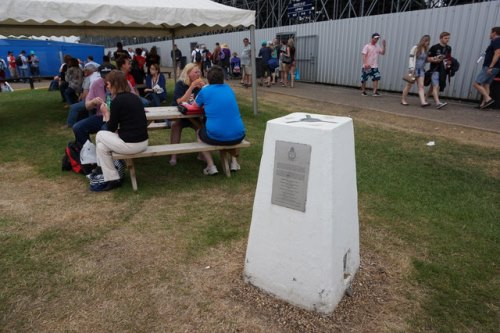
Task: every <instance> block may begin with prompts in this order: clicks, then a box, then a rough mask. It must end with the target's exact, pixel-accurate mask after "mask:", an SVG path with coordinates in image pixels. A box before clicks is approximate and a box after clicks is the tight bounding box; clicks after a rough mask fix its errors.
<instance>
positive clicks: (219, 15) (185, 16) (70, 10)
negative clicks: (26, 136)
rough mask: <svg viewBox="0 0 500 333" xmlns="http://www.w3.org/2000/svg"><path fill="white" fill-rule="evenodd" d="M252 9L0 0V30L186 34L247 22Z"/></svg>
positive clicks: (202, 0)
mask: <svg viewBox="0 0 500 333" xmlns="http://www.w3.org/2000/svg"><path fill="white" fill-rule="evenodd" d="M254 24H255V12H254V11H251V10H243V9H237V8H234V7H229V6H225V5H221V4H219V3H216V2H212V1H210V0H22V1H19V0H2V5H1V6H0V31H1V32H2V34H3V35H35V36H42V35H44V36H51V35H57V36H163V37H165V36H167V37H168V36H172V35H173V34H175V36H187V35H192V34H196V33H204V32H209V31H213V30H219V29H221V28H227V27H250V26H251V25H254Z"/></svg>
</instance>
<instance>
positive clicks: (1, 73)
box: [0, 58, 7, 92]
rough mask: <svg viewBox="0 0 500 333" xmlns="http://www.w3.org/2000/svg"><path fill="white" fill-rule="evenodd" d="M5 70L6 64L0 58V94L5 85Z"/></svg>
mask: <svg viewBox="0 0 500 333" xmlns="http://www.w3.org/2000/svg"><path fill="white" fill-rule="evenodd" d="M6 70H7V63H6V62H5V60H3V58H0V92H2V91H3V90H4V84H5V71H6Z"/></svg>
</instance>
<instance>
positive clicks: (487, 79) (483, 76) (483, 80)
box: [476, 66, 500, 84]
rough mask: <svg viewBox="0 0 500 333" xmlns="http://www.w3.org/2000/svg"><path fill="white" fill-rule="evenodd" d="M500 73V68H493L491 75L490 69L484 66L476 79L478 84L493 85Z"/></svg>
mask: <svg viewBox="0 0 500 333" xmlns="http://www.w3.org/2000/svg"><path fill="white" fill-rule="evenodd" d="M499 72H500V68H492V69H491V74H488V67H487V66H484V67H483V68H482V69H481V71H480V72H479V74H478V75H477V77H476V83H479V84H491V82H493V79H494V78H495V76H497V74H498V73H499Z"/></svg>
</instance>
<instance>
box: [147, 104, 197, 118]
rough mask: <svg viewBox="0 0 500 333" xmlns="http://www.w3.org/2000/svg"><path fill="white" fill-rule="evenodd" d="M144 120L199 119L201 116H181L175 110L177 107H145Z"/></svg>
mask: <svg viewBox="0 0 500 333" xmlns="http://www.w3.org/2000/svg"><path fill="white" fill-rule="evenodd" d="M144 109H145V110H146V119H147V120H148V121H153V120H175V119H182V118H201V117H203V115H202V114H189V115H187V114H182V113H180V112H179V110H178V109H177V106H157V107H147V108H144Z"/></svg>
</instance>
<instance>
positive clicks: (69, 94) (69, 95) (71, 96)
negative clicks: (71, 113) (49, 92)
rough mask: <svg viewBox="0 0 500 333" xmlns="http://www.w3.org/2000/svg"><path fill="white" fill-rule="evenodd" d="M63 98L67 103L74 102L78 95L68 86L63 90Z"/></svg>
mask: <svg viewBox="0 0 500 333" xmlns="http://www.w3.org/2000/svg"><path fill="white" fill-rule="evenodd" d="M64 99H65V100H66V103H68V104H69V105H72V104H75V103H76V102H77V101H78V96H77V94H76V91H75V89H73V88H70V87H68V88H66V90H65V91H64Z"/></svg>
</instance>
